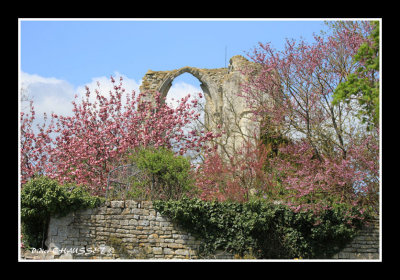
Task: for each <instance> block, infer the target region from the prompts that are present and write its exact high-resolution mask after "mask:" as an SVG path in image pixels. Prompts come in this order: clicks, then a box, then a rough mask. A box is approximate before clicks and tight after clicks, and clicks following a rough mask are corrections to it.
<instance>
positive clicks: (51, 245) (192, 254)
mask: <svg viewBox="0 0 400 280" xmlns="http://www.w3.org/2000/svg"><path fill="white" fill-rule="evenodd" d="M201 242H202V241H201V240H197V239H196V238H195V237H194V236H193V235H191V234H190V233H188V232H186V231H184V230H182V229H181V228H179V226H178V225H176V224H174V223H172V222H171V220H170V219H169V218H167V217H164V216H162V215H161V214H160V213H158V212H157V211H156V210H155V209H154V207H153V204H152V202H151V201H132V200H127V201H111V202H106V203H105V204H104V205H103V206H101V207H98V208H95V209H88V210H81V211H76V212H73V213H70V214H68V215H67V216H65V217H62V218H54V217H53V218H51V220H50V225H49V228H48V237H47V240H46V246H47V248H48V252H47V253H44V252H37V253H36V254H32V253H30V252H26V253H25V254H24V255H23V256H22V257H23V259H28V260H29V259H199V258H201V257H200V256H199V255H198V249H199V246H200V244H201ZM207 258H218V259H232V258H233V255H231V254H228V253H224V252H218V253H217V254H216V255H214V256H208V257H207ZM333 259H379V224H378V221H377V220H376V221H373V223H371V224H370V225H369V226H367V227H364V229H362V230H361V231H360V233H359V234H358V235H357V236H356V237H355V238H354V239H353V241H352V242H350V243H349V244H348V245H347V246H346V248H344V249H343V250H342V251H341V252H340V253H338V254H336V255H335V256H334V257H333Z"/></svg>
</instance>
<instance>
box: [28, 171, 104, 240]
mask: <svg viewBox="0 0 400 280" xmlns="http://www.w3.org/2000/svg"><path fill="white" fill-rule="evenodd" d="M101 202H102V199H101V198H99V197H95V196H91V195H90V194H89V193H88V192H87V191H85V190H84V189H83V187H77V186H74V185H71V184H69V185H60V184H58V182H57V181H55V180H52V179H49V178H47V177H44V176H42V177H36V178H34V179H31V180H30V181H28V182H27V183H26V184H24V186H23V188H22V190H21V228H22V234H23V237H24V238H23V242H24V246H25V247H26V248H30V247H33V248H45V244H44V240H46V233H47V227H48V223H49V221H50V216H54V217H62V216H65V215H66V214H68V213H70V212H73V211H76V210H79V209H87V208H94V207H97V206H99V205H100V203H101Z"/></svg>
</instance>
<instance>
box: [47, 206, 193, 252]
mask: <svg viewBox="0 0 400 280" xmlns="http://www.w3.org/2000/svg"><path fill="white" fill-rule="evenodd" d="M46 245H47V247H48V249H49V251H50V252H52V253H53V255H54V258H56V259H58V258H61V259H62V258H68V259H135V258H139V259H157V258H163V259H196V258H198V256H197V252H198V247H199V245H200V241H198V240H196V238H195V237H194V236H192V235H191V234H190V233H187V232H185V231H183V230H181V229H179V228H178V226H177V225H174V224H173V223H172V222H171V221H169V220H168V219H167V218H165V217H163V216H161V215H160V213H158V212H156V210H155V209H154V208H153V205H152V202H151V201H132V200H129V201H111V202H106V204H105V205H104V206H102V207H99V208H95V209H88V210H84V211H76V212H74V213H70V214H69V215H67V216H65V217H63V218H51V220H50V225H49V228H48V238H47V240H46Z"/></svg>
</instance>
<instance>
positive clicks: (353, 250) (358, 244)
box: [333, 219, 380, 260]
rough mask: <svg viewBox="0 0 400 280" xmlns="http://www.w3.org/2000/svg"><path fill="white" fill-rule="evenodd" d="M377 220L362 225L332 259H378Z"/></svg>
mask: <svg viewBox="0 0 400 280" xmlns="http://www.w3.org/2000/svg"><path fill="white" fill-rule="evenodd" d="M379 248H380V242H379V220H378V219H375V220H372V221H370V223H369V224H368V225H366V226H364V227H363V228H362V229H361V230H360V232H359V233H358V234H357V236H356V237H355V238H354V239H353V240H352V241H351V242H350V243H349V244H348V245H347V246H346V247H345V248H344V249H343V250H341V251H340V252H339V253H338V254H336V255H335V256H333V258H334V259H366V260H371V259H379V251H380V250H379Z"/></svg>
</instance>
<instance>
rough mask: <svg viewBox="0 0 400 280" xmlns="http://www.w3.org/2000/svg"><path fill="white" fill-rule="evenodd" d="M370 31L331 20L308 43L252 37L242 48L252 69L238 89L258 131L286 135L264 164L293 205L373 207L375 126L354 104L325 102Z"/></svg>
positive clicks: (362, 25) (362, 24)
mask: <svg viewBox="0 0 400 280" xmlns="http://www.w3.org/2000/svg"><path fill="white" fill-rule="evenodd" d="M372 29H373V26H372V25H371V23H370V22H351V23H348V24H336V25H332V29H331V31H332V32H331V33H330V34H329V35H323V36H314V41H313V42H312V43H308V42H306V41H304V40H299V41H296V40H287V42H286V45H285V48H284V50H283V51H276V50H274V49H273V48H272V46H271V45H270V44H268V43H267V44H261V43H260V44H259V48H256V49H255V50H254V52H253V53H251V54H250V57H251V58H252V60H253V61H254V62H256V65H257V67H254V68H249V69H244V73H245V74H246V75H248V77H249V79H248V82H246V83H245V84H243V90H242V94H241V95H242V96H243V97H245V98H246V100H247V103H248V106H249V107H250V108H251V111H252V113H253V114H254V115H255V116H256V117H257V120H258V121H259V122H260V128H261V134H260V135H261V137H263V136H264V138H268V137H265V136H266V135H267V136H268V135H271V134H272V135H280V136H281V137H282V138H284V139H290V141H288V142H287V144H286V145H284V146H283V147H280V149H279V153H278V155H277V156H276V157H270V158H269V159H268V164H267V165H268V167H269V175H270V176H271V178H272V179H273V180H274V182H275V187H276V188H281V189H283V190H285V192H284V193H285V194H286V199H287V203H289V204H290V205H292V206H293V207H294V209H297V210H300V209H302V208H304V209H305V208H310V207H311V208H315V209H318V208H321V207H326V205H332V203H333V202H335V203H347V204H362V205H364V206H365V207H367V206H368V207H369V206H371V207H373V208H374V209H375V210H377V205H378V201H379V191H378V189H379V141H378V139H379V130H378V129H375V130H373V131H367V130H366V126H365V125H364V124H363V123H362V122H361V121H360V120H359V119H358V118H357V111H358V108H357V103H351V102H350V103H346V102H337V103H335V104H333V103H332V101H333V93H334V92H335V89H336V88H337V86H338V85H339V84H340V83H342V82H343V81H345V80H346V78H347V76H348V75H349V74H351V73H353V72H354V71H355V70H356V69H357V68H358V67H359V66H360V62H359V61H357V60H355V59H354V56H355V55H356V53H357V51H358V48H359V47H360V46H361V45H362V44H363V43H364V42H366V41H368V40H370V39H369V37H368V34H370V33H371V31H372ZM267 144H268V143H267ZM366 147H368V149H367V148H366ZM367 201H368V203H367ZM328 202H329V203H328Z"/></svg>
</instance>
